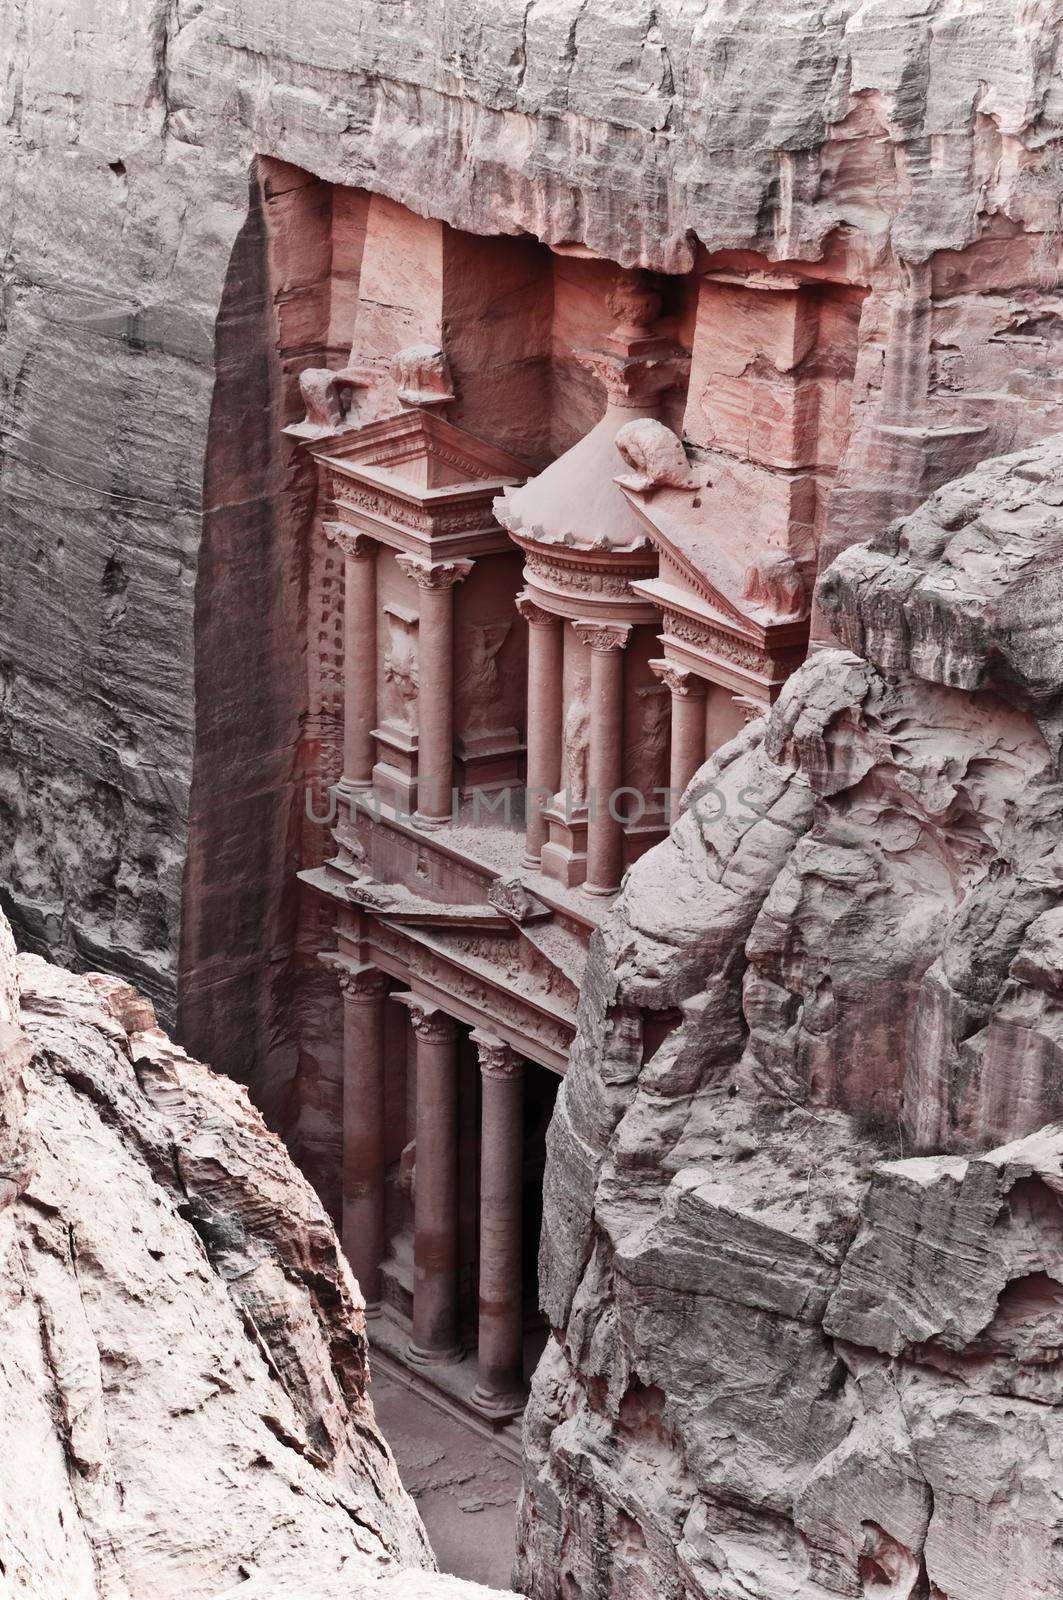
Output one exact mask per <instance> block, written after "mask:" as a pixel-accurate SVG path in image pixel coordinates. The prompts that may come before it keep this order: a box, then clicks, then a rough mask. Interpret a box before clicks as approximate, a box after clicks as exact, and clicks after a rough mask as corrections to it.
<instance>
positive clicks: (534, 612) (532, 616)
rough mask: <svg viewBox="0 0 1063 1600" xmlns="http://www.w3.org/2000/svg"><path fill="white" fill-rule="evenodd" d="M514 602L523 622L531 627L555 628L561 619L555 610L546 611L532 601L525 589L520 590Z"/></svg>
mask: <svg viewBox="0 0 1063 1600" xmlns="http://www.w3.org/2000/svg"><path fill="white" fill-rule="evenodd" d="M514 604H515V605H516V607H517V610H518V611H519V612H520V614H521V616H522V617H523V618H524V620H525V622H527V623H529V624H530V626H531V627H533V628H550V627H553V628H556V627H557V626H558V625H559V624H560V622H561V620H562V619H561V618H560V617H559V616H557V615H556V613H555V612H553V611H547V610H546V609H545V608H544V607H543V606H541V605H539V604H538V603H537V602H536V601H534V600H533V599H532V597H531V595H530V594H529V593H528V592H527V590H522V591H521V593H520V594H519V595H518V596H517V598H516V601H515V602H514Z"/></svg>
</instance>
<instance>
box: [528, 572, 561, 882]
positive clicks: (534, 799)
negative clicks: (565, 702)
mask: <svg viewBox="0 0 1063 1600" xmlns="http://www.w3.org/2000/svg"><path fill="white" fill-rule="evenodd" d="M517 610H518V611H519V612H520V614H521V616H522V617H523V618H524V620H525V621H526V622H527V624H528V779H527V785H526V790H527V796H528V799H527V826H526V831H525V844H524V864H525V866H529V867H537V866H538V865H539V862H540V860H541V857H542V851H543V845H544V844H545V843H546V834H547V827H546V818H545V817H544V816H543V813H542V806H543V803H544V801H545V800H546V799H547V797H548V796H551V795H555V794H556V793H557V791H558V789H559V788H560V787H561V724H562V710H563V708H562V704H561V699H562V688H561V684H562V674H563V670H564V649H565V636H564V633H563V631H562V628H563V623H562V619H561V618H560V617H556V616H554V615H553V613H552V612H550V611H544V610H543V608H542V606H537V605H536V604H535V602H534V600H532V599H531V598H530V597H529V596H528V595H526V594H521V595H518V596H517Z"/></svg>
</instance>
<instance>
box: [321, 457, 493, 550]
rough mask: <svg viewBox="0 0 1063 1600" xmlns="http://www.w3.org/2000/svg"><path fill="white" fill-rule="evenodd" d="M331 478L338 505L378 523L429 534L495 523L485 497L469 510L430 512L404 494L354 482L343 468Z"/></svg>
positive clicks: (471, 530)
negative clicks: (485, 502)
mask: <svg viewBox="0 0 1063 1600" xmlns="http://www.w3.org/2000/svg"><path fill="white" fill-rule="evenodd" d="M330 478H331V483H332V495H333V498H334V499H335V501H336V504H337V505H338V506H341V507H348V508H349V509H350V510H351V511H353V512H355V513H356V514H357V513H359V512H361V513H362V514H363V515H364V516H366V517H369V518H371V519H372V520H373V521H374V522H381V523H393V524H397V525H398V526H400V527H403V528H409V529H410V531H411V532H413V533H422V534H425V535H427V534H457V533H480V532H482V531H483V530H485V529H489V528H490V527H491V525H492V517H491V512H490V510H489V508H488V507H487V506H486V505H485V504H484V503H483V501H482V500H481V501H479V502H477V503H474V504H473V505H472V506H470V507H469V508H468V509H461V508H458V509H455V510H451V511H444V510H440V511H435V512H427V511H424V510H422V509H421V508H420V507H418V506H416V505H413V504H412V503H411V501H410V500H409V499H407V498H406V497H405V496H404V495H400V494H394V493H391V492H389V491H388V490H386V489H383V488H381V489H377V488H372V489H370V488H367V487H366V486H365V485H364V484H356V483H354V482H353V481H352V480H351V478H350V477H348V476H347V475H346V474H345V473H344V472H343V471H342V469H338V468H334V469H333V470H332V472H331V473H330Z"/></svg>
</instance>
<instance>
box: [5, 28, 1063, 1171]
mask: <svg viewBox="0 0 1063 1600" xmlns="http://www.w3.org/2000/svg"><path fill="white" fill-rule="evenodd" d="M1053 13H1054V8H1053V7H1052V6H1051V5H1049V4H1034V5H1027V4H1023V5H1019V4H1016V3H1006V0H984V3H979V4H962V5H959V6H957V5H955V4H953V3H951V0H927V3H926V4H920V5H916V6H903V7H900V6H897V5H896V4H894V3H893V0H882V3H868V0H843V3H841V4H838V5H829V6H828V5H825V4H820V3H814V0H786V3H783V0H779V3H777V4H774V5H771V6H765V5H764V4H763V3H762V0H739V3H737V4H735V3H730V0H728V3H726V4H725V3H724V0H709V3H705V4H699V5H695V6H691V5H689V4H687V3H685V0H665V3H661V0H652V3H651V0H622V3H619V4H618V3H615V0H610V3H608V4H606V3H604V0H601V3H599V0H591V3H588V0H532V3H531V4H528V3H527V0H484V4H482V5H478V6H475V7H472V8H470V7H469V6H467V5H458V4H454V5H451V4H438V3H433V4H428V3H426V0H402V3H400V4H398V5H396V4H393V3H391V0H388V3H385V0H363V3H359V4H358V5H355V6H351V5H347V4H334V3H330V0H321V3H317V4H314V5H313V6H305V7H302V8H299V7H292V6H287V5H281V4H279V3H275V0H255V3H254V4H253V5H252V4H250V3H237V4H232V5H225V6H222V5H219V4H215V3H213V0H168V3H166V4H163V3H162V0H132V3H131V4H130V5H128V6H126V7H123V8H121V9H120V10H118V11H116V10H114V9H113V8H110V9H109V10H107V11H106V12H105V13H103V14H101V13H100V11H99V8H98V7H94V6H91V5H89V4H88V3H87V0H48V3H47V4H41V3H39V0H0V39H2V40H3V46H2V50H3V67H4V70H3V73H2V74H0V236H2V244H3V248H2V250H0V262H2V265H0V275H2V282H3V312H2V318H0V372H2V377H0V429H2V437H0V506H2V511H0V530H2V555H3V562H2V568H3V574H4V577H3V582H2V585H0V631H2V634H3V658H2V660H0V702H2V706H3V718H4V740H3V749H2V753H0V851H2V863H3V870H2V873H0V876H2V878H3V882H4V893H5V896H6V906H7V909H8V910H9V913H10V915H11V917H12V920H13V922H14V924H15V926H16V929H17V932H18V935H19V938H20V940H21V941H22V942H23V944H24V945H25V946H26V947H28V948H31V949H34V950H36V951H38V952H40V953H47V954H50V955H52V956H53V957H54V958H56V959H58V960H60V961H62V962H64V963H66V964H70V965H83V966H84V965H89V966H96V967H101V968H103V969H106V970H110V971H113V972H115V973H118V974H121V975H124V976H125V977H127V978H131V979H133V980H135V981H136V982H137V983H138V984H139V985H140V986H141V987H142V988H143V989H144V990H145V991H146V992H147V993H149V994H150V995H151V997H152V998H153V999H154V1000H155V1002H156V1003H157V1004H158V1006H159V1008H160V1016H161V1017H162V1018H163V1020H164V1021H166V1022H171V1021H173V1020H174V1018H175V1017H177V1016H178V1011H179V1009H180V1019H179V1020H180V1025H181V1031H182V1037H183V1038H184V1039H185V1041H186V1042H187V1043H188V1044H189V1046H190V1047H191V1048H193V1049H194V1050H196V1051H198V1052H199V1053H201V1054H205V1055H207V1056H208V1057H209V1058H211V1059H214V1058H217V1059H221V1058H222V1057H224V1059H225V1060H226V1062H227V1064H228V1065H229V1067H230V1068H231V1070H232V1071H233V1072H234V1073H237V1074H239V1075H241V1076H244V1077H248V1078H250V1079H253V1080H254V1082H255V1088H256V1094H257V1096H258V1098H259V1100H260V1102H261V1103H262V1104H263V1106H264V1107H265V1108H266V1110H267V1112H268V1114H269V1116H270V1120H271V1122H273V1123H274V1124H275V1125H278V1126H282V1125H283V1126H287V1125H289V1123H291V1122H292V1121H293V1120H294V1121H295V1122H298V1121H299V1119H300V1118H304V1119H306V1120H307V1121H308V1122H309V1124H310V1127H309V1131H308V1132H307V1135H306V1137H307V1140H308V1141H309V1142H310V1143H311V1144H312V1143H313V1142H314V1141H315V1140H318V1141H320V1140H321V1139H323V1138H324V1137H325V1133H324V1131H323V1130H324V1129H325V1128H326V1127H327V1125H329V1124H330V1122H331V1121H333V1120H334V1117H333V1112H334V1110H335V1099H336V1092H337V1091H336V1086H335V1083H334V1081H332V1080H331V1079H330V1078H329V1073H330V1072H333V1076H334V1068H333V1066H330V1064H329V1063H328V1061H327V1050H323V1051H322V1052H321V1063H319V1064H317V1065H312V1067H311V1069H308V1070H309V1071H310V1079H312V1078H313V1074H314V1073H315V1072H316V1073H318V1075H319V1077H321V1081H320V1082H313V1081H310V1079H308V1080H307V1081H308V1085H309V1086H308V1087H307V1088H306V1090H305V1098H306V1099H307V1100H308V1104H306V1105H299V1104H297V1105H295V1106H294V1107H293V1106H290V1105H289V1104H288V1093H289V1087H290V1083H291V1080H292V1079H293V1077H295V1076H296V1074H297V1073H298V1071H299V1063H298V1059H297V1057H298V1050H297V1045H296V1042H295V1038H294V1031H295V1030H294V1028H293V1022H292V1019H293V1017H294V1015H295V1011H296V1008H295V1006H294V1005H293V990H292V982H293V971H294V969H295V967H296V966H297V965H298V957H299V951H298V943H299V939H300V929H299V926H298V921H297V908H296V902H295V896H294V894H293V893H292V890H291V877H292V871H293V868H294V866H295V865H296V862H297V858H298V841H299V839H300V836H301V833H302V831H303V828H304V823H303V819H302V806H303V787H304V784H303V780H304V770H303V760H304V751H305V746H306V743H307V741H309V743H310V744H312V743H313V741H314V740H315V739H319V738H321V737H326V736H327V735H328V732H329V730H328V728H327V727H326V728H324V729H322V728H320V727H318V726H316V724H315V722H314V719H315V716H316V711H315V708H314V707H313V706H311V705H310V703H309V700H308V695H307V688H306V682H305V673H304V672H303V662H302V650H303V641H304V640H305V639H306V637H308V635H309V633H310V632H311V630H312V628H313V627H315V626H316V625H317V618H318V617H319V615H320V600H321V596H320V595H319V594H316V593H315V592H312V585H311V584H310V583H309V580H308V576H307V561H306V550H305V544H306V540H307V537H308V523H307V514H308V500H307V483H306V479H305V477H302V478H301V477H300V469H298V468H297V467H296V466H295V464H294V463H293V460H292V458H291V456H290V455H289V454H288V452H287V450H286V449H285V448H284V447H283V445H282V441H281V440H280V437H279V429H280V427H281V425H282V424H283V423H284V422H286V421H292V420H295V419H296V418H297V417H298V415H300V414H301V408H300V407H299V403H298V398H297V393H296V384H295V378H296V376H297V372H298V370H299V369H300V368H301V367H306V366H314V365H320V364H322V363H325V364H334V363H338V362H340V361H341V360H342V359H343V355H344V350H345V344H344V341H345V340H346V341H347V342H348V343H349V337H350V326H349V315H348V313H349V308H350V304H351V300H352V295H353V292H354V286H355V280H356V276H357V270H358V264H357V256H356V251H355V252H354V254H350V253H349V252H348V253H345V252H344V249H343V248H342V247H341V244H338V243H337V241H343V240H346V241H347V242H348V244H349V243H350V242H351V241H352V240H356V239H357V236H358V228H359V226H360V223H359V205H360V204H361V203H362V200H364V195H365V192H366V191H371V192H375V193H378V194H383V195H386V196H390V197H391V198H392V199H393V200H395V201H397V202H399V203H400V204H402V205H403V206H406V207H409V208H410V209H411V210H412V211H414V212H417V213H421V214H426V215H431V216H435V217H438V218H442V219H443V220H445V221H446V222H447V223H448V224H449V225H450V226H451V227H452V228H454V229H460V230H464V232H465V234H467V235H469V236H476V235H483V234H489V233H496V234H499V233H500V234H508V235H512V236H515V237H516V236H520V235H526V236H531V237H532V238H535V239H540V240H543V241H545V242H546V243H547V244H549V245H552V246H557V247H559V248H562V249H564V250H569V251H571V250H575V251H577V252H578V253H583V254H586V253H587V252H591V253H593V254H596V255H599V256H601V257H603V258H605V259H607V260H612V261H617V262H621V263H626V264H630V263H635V262H639V263H642V264H644V265H646V266H650V267H653V268H655V269H658V270H661V271H664V272H678V271H688V270H693V269H697V270H702V269H704V268H705V266H706V265H711V266H713V267H716V268H724V269H728V268H730V269H734V270H737V271H740V272H749V271H750V270H755V269H756V267H757V266H758V264H759V265H763V264H764V263H766V262H772V263H776V264H784V263H789V264H790V265H791V266H792V267H793V269H794V270H795V271H796V272H797V273H798V275H799V276H800V275H802V274H803V275H806V276H807V275H811V276H813V277H815V276H819V277H821V278H823V279H825V280H827V281H843V282H845V283H846V284H849V285H857V286H859V287H860V288H861V289H862V290H864V291H866V293H865V294H864V296H863V300H862V309H861V313H860V328H859V336H858V344H857V350H856V356H855V362H856V370H855V380H854V384H853V426H852V429H851V432H850V434H849V443H848V445H847V448H846V452H845V455H844V458H843V459H842V460H841V462H840V463H839V466H838V471H837V477H836V480H835V484H834V488H833V490H832V498H831V503H830V505H829V507H828V508H827V513H826V516H825V524H824V539H825V544H826V547H827V549H828V550H829V551H833V550H834V549H836V548H839V547H840V546H841V545H842V544H844V543H845V542H846V541H848V540H850V539H853V538H861V537H867V536H870V535H872V534H874V533H876V532H878V531H879V530H880V529H881V528H882V527H883V526H884V525H885V524H886V523H887V522H888V521H889V519H890V518H891V517H892V516H894V515H896V514H897V513H898V512H901V511H905V510H910V509H912V508H914V506H915V505H916V504H918V503H919V501H920V500H921V499H923V498H924V497H925V495H926V493H927V492H928V491H929V490H930V489H932V488H934V487H936V486H937V485H938V484H939V483H941V482H943V481H945V479H947V478H948V477H951V476H955V475H956V473H958V472H960V471H962V470H965V469H966V468H967V467H968V466H970V465H971V464H973V463H974V461H976V460H978V459H981V458H983V457H985V456H987V455H991V454H994V453H999V452H1001V451H1005V450H1008V449H1011V448H1015V447H1017V446H1020V445H1022V444H1024V443H1026V442H1028V441H1030V440H1032V439H1034V438H1036V437H1039V436H1042V435H1044V434H1046V433H1048V432H1050V431H1051V430H1052V429H1053V428H1055V427H1058V426H1059V425H1060V421H1061V416H1060V400H1059V392H1058V381H1057V379H1056V376H1055V374H1056V371H1057V369H1058V363H1059V346H1060V341H1061V338H1063V317H1061V308H1060V302H1059V296H1058V293H1057V290H1056V283H1057V271H1056V265H1057V257H1058V247H1059V223H1060V203H1061V194H1063V180H1061V175H1060V163H1059V157H1058V144H1057V143H1054V142H1053V141H1054V140H1055V137H1056V134H1057V133H1058V128H1059V112H1060V98H1061V95H1063V90H1061V87H1060V85H1061V82H1063V79H1061V77H1060V74H1059V72H1058V70H1057V66H1058V50H1059V48H1060V46H1059V35H1058V30H1057V29H1056V28H1054V26H1053ZM359 197H361V199H360V198H359ZM337 217H338V218H340V220H341V222H342V226H337V225H335V222H336V218H337ZM731 376H732V378H734V377H735V376H736V375H735V374H732V375H731ZM737 376H739V377H740V376H741V375H740V374H739V375H737ZM536 448H538V442H537V444H536ZM527 453H529V454H534V452H533V451H529V452H527ZM315 608H316V610H315ZM301 740H302V741H303V742H302V744H301V743H300V741H301ZM179 989H180V994H181V999H180V1008H179V1007H178V990H179Z"/></svg>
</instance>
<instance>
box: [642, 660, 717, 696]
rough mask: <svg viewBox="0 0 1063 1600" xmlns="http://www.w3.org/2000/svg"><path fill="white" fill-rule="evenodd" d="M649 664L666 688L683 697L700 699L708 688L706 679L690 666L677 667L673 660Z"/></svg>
mask: <svg viewBox="0 0 1063 1600" xmlns="http://www.w3.org/2000/svg"><path fill="white" fill-rule="evenodd" d="M649 666H650V671H651V672H653V673H654V674H655V675H656V676H657V677H658V678H659V679H660V680H661V682H662V683H663V684H664V686H665V688H666V689H670V690H671V692H672V694H674V695H677V696H679V697H680V698H682V699H690V700H695V699H698V698H699V697H700V696H702V695H704V694H705V693H706V691H707V690H708V684H707V683H706V681H705V679H704V678H699V677H698V674H697V673H696V672H692V671H691V670H690V668H689V667H677V666H676V665H675V663H674V662H671V661H651V662H650V663H649Z"/></svg>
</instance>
